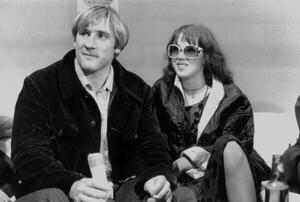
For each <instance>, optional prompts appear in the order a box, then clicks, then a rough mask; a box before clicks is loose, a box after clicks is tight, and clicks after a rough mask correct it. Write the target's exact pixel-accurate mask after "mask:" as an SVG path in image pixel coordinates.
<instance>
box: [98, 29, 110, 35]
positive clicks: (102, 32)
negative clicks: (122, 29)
mask: <svg viewBox="0 0 300 202" xmlns="http://www.w3.org/2000/svg"><path fill="white" fill-rule="evenodd" d="M95 32H96V33H98V34H99V33H101V34H104V35H106V36H111V34H110V33H109V32H107V31H105V30H95Z"/></svg>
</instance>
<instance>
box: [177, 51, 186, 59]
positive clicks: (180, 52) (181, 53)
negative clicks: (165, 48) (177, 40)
mask: <svg viewBox="0 0 300 202" xmlns="http://www.w3.org/2000/svg"><path fill="white" fill-rule="evenodd" d="M177 58H178V59H185V55H184V53H183V51H182V50H180V51H179V53H178V56H177Z"/></svg>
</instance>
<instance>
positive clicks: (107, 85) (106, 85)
mask: <svg viewBox="0 0 300 202" xmlns="http://www.w3.org/2000/svg"><path fill="white" fill-rule="evenodd" d="M74 65H75V72H76V74H77V76H78V78H79V80H80V82H81V83H82V85H83V86H84V87H85V88H86V89H87V90H89V91H90V90H93V91H95V92H97V91H98V90H108V91H110V92H112V90H113V83H114V82H113V81H114V68H112V66H110V70H109V72H108V76H107V78H106V81H105V83H104V85H103V86H102V87H101V88H100V89H97V90H94V89H92V85H91V83H90V82H89V80H88V79H87V77H86V75H85V74H84V72H83V71H82V69H81V67H80V65H79V63H78V61H77V59H76V58H75V61H74Z"/></svg>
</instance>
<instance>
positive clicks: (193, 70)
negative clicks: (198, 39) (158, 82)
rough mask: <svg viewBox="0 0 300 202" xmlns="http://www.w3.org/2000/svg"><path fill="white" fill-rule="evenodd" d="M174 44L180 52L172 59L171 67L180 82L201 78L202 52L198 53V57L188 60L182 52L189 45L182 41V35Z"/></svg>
mask: <svg viewBox="0 0 300 202" xmlns="http://www.w3.org/2000/svg"><path fill="white" fill-rule="evenodd" d="M176 44H177V45H178V46H179V47H180V49H181V51H180V52H179V54H178V56H177V57H176V58H172V59H171V62H172V66H173V68H174V70H175V72H176V74H177V76H178V77H179V78H180V79H181V80H187V79H193V78H199V76H201V77H202V76H203V51H202V50H201V51H199V53H198V56H197V57H196V58H193V59H188V58H186V56H185V55H184V53H183V51H182V50H184V48H185V47H186V46H187V45H195V44H190V43H188V42H186V41H183V39H182V34H181V35H180V36H179V38H178V41H176ZM200 48H201V47H200Z"/></svg>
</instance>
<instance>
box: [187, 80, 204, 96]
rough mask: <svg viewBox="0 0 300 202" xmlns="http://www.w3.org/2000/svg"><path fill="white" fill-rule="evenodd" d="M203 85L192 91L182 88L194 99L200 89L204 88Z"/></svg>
mask: <svg viewBox="0 0 300 202" xmlns="http://www.w3.org/2000/svg"><path fill="white" fill-rule="evenodd" d="M205 86H206V85H205V83H204V84H203V85H201V86H200V87H198V88H192V89H188V88H184V87H182V88H183V90H184V92H185V93H187V94H189V95H190V96H191V97H192V98H193V99H195V96H196V95H197V93H198V92H201V91H202V89H203V88H204V87H205Z"/></svg>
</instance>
